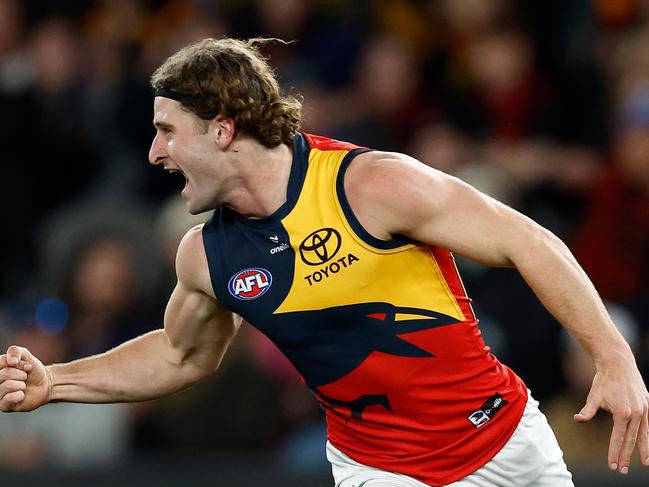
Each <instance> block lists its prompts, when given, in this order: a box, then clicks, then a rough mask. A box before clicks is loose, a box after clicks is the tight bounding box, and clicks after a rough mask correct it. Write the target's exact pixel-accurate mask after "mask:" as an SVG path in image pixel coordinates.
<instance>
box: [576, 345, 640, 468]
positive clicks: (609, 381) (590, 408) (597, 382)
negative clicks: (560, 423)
mask: <svg viewBox="0 0 649 487" xmlns="http://www.w3.org/2000/svg"><path fill="white" fill-rule="evenodd" d="M600 408H602V409H605V410H606V411H609V412H610V413H611V414H612V415H613V432H612V434H611V441H610V443H609V448H608V465H609V467H610V468H611V469H612V470H617V471H619V472H620V473H623V474H626V473H628V472H629V463H630V462H631V454H632V453H633V450H634V448H635V445H636V443H638V448H639V450H640V459H641V461H642V463H643V464H644V465H649V419H648V417H647V414H648V411H649V393H648V392H647V388H646V386H645V384H644V381H643V380H642V377H641V376H640V372H639V371H638V367H637V366H636V363H635V359H634V358H633V355H632V354H631V353H630V352H629V353H628V355H627V356H626V357H624V358H622V359H616V360H614V361H611V362H609V363H606V364H605V365H603V366H601V367H598V371H597V373H596V374H595V378H594V379H593V385H592V387H591V389H590V392H589V394H588V399H587V400H586V405H585V406H584V407H583V408H582V409H581V411H580V412H579V413H578V414H575V416H574V419H575V421H577V422H580V423H583V422H586V421H590V420H591V419H592V418H593V417H594V416H595V414H596V413H597V411H598V409H600Z"/></svg>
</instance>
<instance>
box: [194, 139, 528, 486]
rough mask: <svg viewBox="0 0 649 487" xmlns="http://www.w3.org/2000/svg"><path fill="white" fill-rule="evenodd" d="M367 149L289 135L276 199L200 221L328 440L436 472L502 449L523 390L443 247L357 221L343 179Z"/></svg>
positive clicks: (232, 297) (405, 470) (213, 260)
mask: <svg viewBox="0 0 649 487" xmlns="http://www.w3.org/2000/svg"><path fill="white" fill-rule="evenodd" d="M367 150H368V149H363V148H359V147H357V146H354V145H351V144H348V143H344V142H339V141H336V140H332V139H328V138H325V137H319V136H314V135H308V134H298V135H297V136H296V137H295V140H294V144H293V162H292V168H291V173H290V176H289V184H288V191H287V201H286V203H285V204H284V205H282V206H281V207H280V208H279V209H278V210H277V211H276V212H275V213H273V214H272V215H271V216H269V217H267V218H263V219H249V218H245V217H243V216H241V215H238V214H237V213H235V212H234V211H231V210H229V209H227V208H219V209H217V210H216V211H215V212H214V214H213V215H212V217H211V218H210V220H209V221H208V222H207V223H206V224H205V226H204V228H203V240H204V244H205V249H206V253H207V258H208V264H209V270H210V276H211V280H212V285H213V287H214V291H215V293H216V296H217V297H218V299H219V300H220V301H221V303H222V304H223V305H224V306H226V307H228V308H230V309H231V310H232V311H234V312H235V313H237V314H239V315H240V316H242V317H243V318H245V319H246V320H247V321H248V322H249V323H251V324H253V326H255V327H256V328H258V329H259V330H260V331H262V332H263V333H264V334H266V335H267V336H268V337H269V338H270V339H271V340H272V341H273V342H274V343H275V344H276V345H277V346H278V347H279V348H280V350H282V352H283V353H284V354H285V355H286V356H287V357H288V358H289V360H290V361H291V362H292V363H293V365H295V367H296V368H297V370H298V371H299V372H300V374H301V375H302V377H303V379H304V381H305V383H306V385H307V386H308V387H309V388H310V389H311V390H312V391H313V393H314V394H315V396H316V398H317V399H318V400H319V401H320V403H321V405H322V406H323V408H324V410H325V413H326V418H327V430H328V433H327V435H328V439H329V441H330V442H331V443H332V444H333V445H334V446H335V447H336V448H338V449H339V450H340V451H342V452H344V453H345V454H347V455H348V456H349V457H351V458H352V459H354V460H356V461H358V462H360V463H363V464H365V465H369V466H372V467H376V468H380V469H383V470H387V471H391V472H398V473H402V474H405V475H408V476H410V477H413V478H416V479H418V480H420V481H421V482H423V483H425V484H427V485H441V484H447V483H451V482H454V481H456V480H458V479H460V478H462V477H464V476H466V475H468V474H470V473H471V472H473V471H475V470H477V469H478V468H480V467H481V466H482V465H484V464H485V463H487V462H488V461H489V460H490V459H491V458H492V457H493V456H494V455H495V454H496V453H497V452H498V451H499V450H500V448H501V447H502V446H503V445H504V444H505V442H506V441H507V440H508V439H509V437H510V436H511V434H512V433H513V431H514V429H515V428H516V426H517V424H518V421H519V419H520V417H521V415H522V412H523V409H524V406H525V402H526V399H527V390H526V387H525V385H524V384H523V382H522V380H521V379H520V378H518V377H517V376H516V375H515V374H514V373H513V372H512V371H511V370H510V369H509V368H507V367H506V366H504V365H503V364H501V363H500V362H499V361H498V360H497V359H496V357H494V356H493V355H492V354H491V353H490V352H489V348H488V347H486V346H485V344H484V341H483V340H482V337H481V334H480V331H479V330H478V324H477V320H476V317H475V315H474V313H473V310H472V308H471V304H470V299H469V298H468V297H467V294H466V292H465V290H464V287H463V284H462V282H461V280H460V277H459V275H458V272H457V269H456V267H455V263H454V260H453V257H452V255H451V253H450V252H449V251H447V250H445V249H443V248H439V247H434V246H429V245H424V244H421V243H419V242H415V241H412V240H409V239H407V238H405V237H398V236H397V237H394V238H393V239H392V240H390V241H384V240H379V239H377V238H375V237H373V236H372V235H371V234H369V233H368V232H367V231H366V230H365V229H364V228H363V227H362V226H361V225H360V223H359V221H358V220H357V219H356V217H355V216H354V214H353V212H352V209H351V207H350V206H349V203H348V202H347V199H346V197H345V191H344V186H343V178H344V174H345V170H346V168H347V167H348V166H349V164H350V162H351V161H352V159H353V158H354V157H355V156H356V155H357V154H359V153H361V152H364V151H367ZM434 197H435V195H431V198H434Z"/></svg>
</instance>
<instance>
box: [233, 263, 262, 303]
mask: <svg viewBox="0 0 649 487" xmlns="http://www.w3.org/2000/svg"><path fill="white" fill-rule="evenodd" d="M272 283H273V276H272V275H271V274H270V272H268V271H267V270H266V269H262V268H261V267H251V268H250V269H244V270H242V271H239V272H237V273H236V274H235V275H234V276H232V277H231V278H230V282H228V290H229V291H230V294H232V296H234V297H235V298H237V299H242V300H244V301H249V300H251V299H257V298H258V297H259V296H261V295H262V294H264V293H265V292H266V291H268V290H269V289H270V285H271V284H272Z"/></svg>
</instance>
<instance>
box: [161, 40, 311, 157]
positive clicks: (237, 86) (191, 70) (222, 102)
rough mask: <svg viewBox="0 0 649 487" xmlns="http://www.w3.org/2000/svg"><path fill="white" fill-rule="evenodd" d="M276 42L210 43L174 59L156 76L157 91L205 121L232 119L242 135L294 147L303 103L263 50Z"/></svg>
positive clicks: (189, 48) (204, 42)
mask: <svg viewBox="0 0 649 487" xmlns="http://www.w3.org/2000/svg"><path fill="white" fill-rule="evenodd" d="M272 40H277V39H261V38H256V39H249V40H245V41H243V40H237V39H229V38H223V39H204V40H202V41H199V42H197V43H195V44H191V45H189V46H186V47H184V48H182V49H181V50H180V51H178V52H176V53H175V54H173V55H171V56H170V57H169V58H168V59H167V60H166V61H165V62H164V63H163V64H162V65H161V66H160V67H159V68H158V69H156V70H155V72H154V73H153V75H152V76H151V86H152V87H153V88H154V89H155V90H172V91H173V92H176V93H178V94H179V95H180V96H179V99H180V101H181V103H182V105H183V107H184V108H185V109H187V110H189V111H191V112H192V113H194V114H196V115H197V116H198V117H200V118H201V119H204V120H211V119H212V118H214V117H216V116H217V115H218V114H223V115H225V116H227V117H232V118H233V119H234V121H235V124H236V127H237V130H239V131H240V132H242V133H245V134H247V135H250V136H252V137H254V138H255V139H257V140H258V141H259V142H260V143H261V144H263V145H265V146H266V147H270V148H272V147H276V146H278V145H279V144H281V143H284V144H291V143H292V142H293V138H294V136H295V134H296V133H297V131H298V130H299V128H300V118H301V110H302V102H301V100H299V99H297V98H296V97H294V96H286V95H283V94H282V93H281V90H280V87H279V83H278V82H277V79H276V78H275V73H274V72H273V70H272V68H271V67H270V65H269V64H268V60H267V59H266V58H265V57H264V56H263V55H262V54H261V52H260V50H259V46H260V45H262V44H264V43H266V42H269V41H272Z"/></svg>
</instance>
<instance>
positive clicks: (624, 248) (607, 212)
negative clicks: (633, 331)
mask: <svg viewBox="0 0 649 487" xmlns="http://www.w3.org/2000/svg"><path fill="white" fill-rule="evenodd" d="M574 249H575V253H576V255H577V257H578V258H579V260H580V262H581V263H582V265H583V266H584V269H585V270H586V271H587V272H588V273H589V275H590V276H591V278H592V280H593V282H594V283H595V285H596V286H597V288H598V289H599V292H600V293H601V295H602V296H603V297H604V298H605V299H608V300H610V301H613V302H618V303H623V304H626V305H635V306H644V311H643V315H644V316H648V315H649V313H648V312H647V310H646V308H647V306H649V83H648V84H647V85H645V86H642V87H638V88H637V89H635V90H634V91H632V92H631V93H629V94H628V95H627V97H626V98H625V99H624V100H622V102H621V103H620V106H619V108H618V111H617V117H616V135H615V143H614V146H613V151H612V164H611V165H610V166H608V167H606V168H604V169H603V170H602V172H601V174H600V176H599V178H598V179H597V181H596V183H595V184H594V186H593V188H592V197H591V199H590V201H589V204H588V211H587V214H586V218H585V220H584V222H583V224H582V226H581V228H580V229H579V230H578V232H577V236H576V239H575V243H574Z"/></svg>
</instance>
